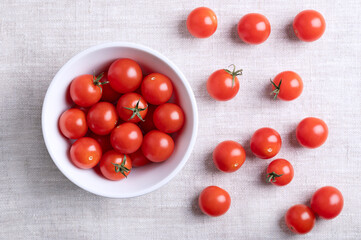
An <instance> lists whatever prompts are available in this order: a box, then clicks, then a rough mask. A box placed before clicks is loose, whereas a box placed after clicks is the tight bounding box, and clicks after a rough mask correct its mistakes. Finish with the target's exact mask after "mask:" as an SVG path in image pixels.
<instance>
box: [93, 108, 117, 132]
mask: <svg viewBox="0 0 361 240" xmlns="http://www.w3.org/2000/svg"><path fill="white" fill-rule="evenodd" d="M117 122H118V115H117V111H116V110H115V107H114V105H113V104H111V103H108V102H99V103H97V104H95V105H93V106H92V107H91V108H90V110H89V112H88V115H87V123H88V125H89V128H90V130H92V131H93V132H94V133H95V134H98V135H108V134H109V133H110V132H111V131H112V130H113V128H114V127H115V126H116V125H117Z"/></svg>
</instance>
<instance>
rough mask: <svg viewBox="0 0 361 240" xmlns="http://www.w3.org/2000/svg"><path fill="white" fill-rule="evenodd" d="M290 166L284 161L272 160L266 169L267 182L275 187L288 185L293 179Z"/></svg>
mask: <svg viewBox="0 0 361 240" xmlns="http://www.w3.org/2000/svg"><path fill="white" fill-rule="evenodd" d="M293 174H294V173H293V167H292V164H291V163H290V162H289V161H287V160H286V159H282V158H280V159H276V160H273V161H272V162H271V163H270V164H269V165H268V167H267V182H270V183H272V184H273V185H276V186H284V185H287V184H289V183H290V182H291V181H292V179H293Z"/></svg>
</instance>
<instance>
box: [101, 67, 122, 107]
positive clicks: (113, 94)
mask: <svg viewBox="0 0 361 240" xmlns="http://www.w3.org/2000/svg"><path fill="white" fill-rule="evenodd" d="M107 81H108V72H104V76H103V77H102V79H101V80H100V82H107ZM120 96H121V94H120V93H118V92H117V91H115V90H114V89H113V88H112V87H111V86H110V84H109V83H107V84H104V85H102V98H101V99H100V100H101V101H103V102H110V103H114V102H115V101H117V100H118V99H119V98H120Z"/></svg>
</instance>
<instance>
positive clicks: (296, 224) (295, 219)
mask: <svg viewBox="0 0 361 240" xmlns="http://www.w3.org/2000/svg"><path fill="white" fill-rule="evenodd" d="M285 220H286V224H287V227H288V228H289V229H290V230H291V231H292V232H294V233H298V234H306V233H308V232H309V231H311V230H312V228H313V226H314V225H315V221H316V218H315V215H314V214H313V212H312V210H311V209H310V208H309V207H307V206H306V205H303V204H298V205H294V206H293V207H291V208H290V209H288V211H287V213H286V215H285Z"/></svg>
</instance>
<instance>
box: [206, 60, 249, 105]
mask: <svg viewBox="0 0 361 240" xmlns="http://www.w3.org/2000/svg"><path fill="white" fill-rule="evenodd" d="M231 66H233V71H230V70H228V69H220V70H217V71H215V72H214V73H212V75H211V76H209V78H208V80H207V91H208V93H209V95H210V96H211V97H212V98H214V99H215V100H218V101H228V100H230V99H232V98H234V97H235V96H236V95H237V93H238V90H239V82H238V78H237V76H238V75H242V69H240V70H237V71H236V66H235V65H233V64H232V65H231Z"/></svg>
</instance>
